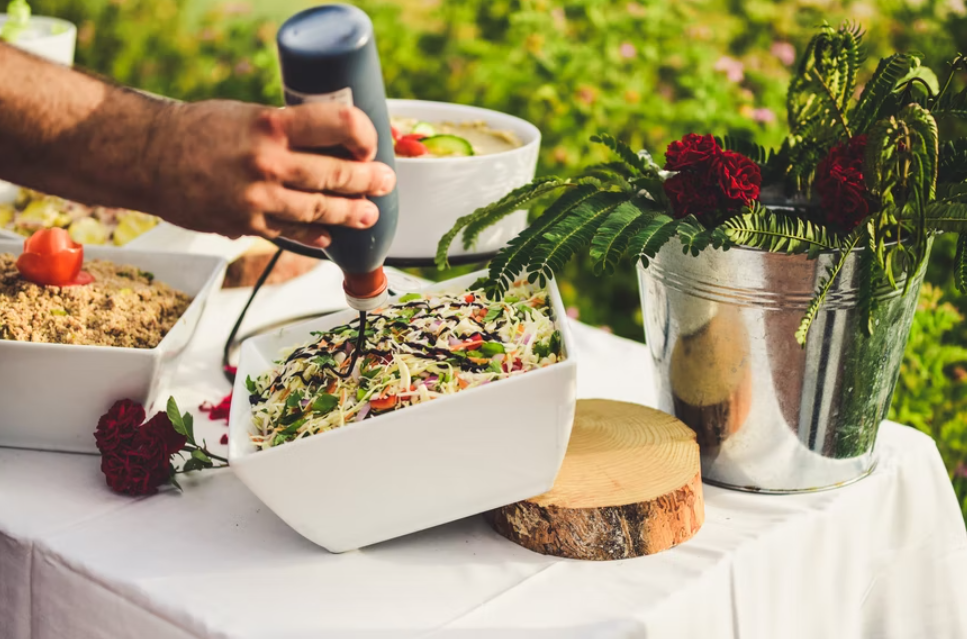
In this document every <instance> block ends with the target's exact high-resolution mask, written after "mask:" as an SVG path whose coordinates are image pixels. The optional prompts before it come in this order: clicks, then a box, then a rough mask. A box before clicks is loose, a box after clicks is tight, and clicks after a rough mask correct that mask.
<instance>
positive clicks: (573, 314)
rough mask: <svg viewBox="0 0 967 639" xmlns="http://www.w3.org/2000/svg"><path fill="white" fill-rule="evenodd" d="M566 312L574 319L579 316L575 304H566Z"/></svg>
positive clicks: (579, 312)
mask: <svg viewBox="0 0 967 639" xmlns="http://www.w3.org/2000/svg"><path fill="white" fill-rule="evenodd" d="M566 313H567V316H568V317H570V318H571V319H574V320H576V319H577V318H579V317H580V316H581V311H580V310H578V307H577V306H568V307H567V311H566Z"/></svg>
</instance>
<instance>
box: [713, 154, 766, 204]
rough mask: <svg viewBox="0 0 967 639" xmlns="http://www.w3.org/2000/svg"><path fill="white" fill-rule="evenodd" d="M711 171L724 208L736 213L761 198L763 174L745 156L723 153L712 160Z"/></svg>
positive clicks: (756, 165)
mask: <svg viewBox="0 0 967 639" xmlns="http://www.w3.org/2000/svg"><path fill="white" fill-rule="evenodd" d="M711 171H712V176H713V177H714V179H715V180H717V181H718V185H719V188H720V189H721V194H720V195H721V201H722V208H724V209H726V210H729V211H734V210H736V209H738V208H741V207H743V206H745V205H747V204H748V203H749V202H751V201H752V200H755V199H756V198H758V197H759V187H761V186H762V172H761V171H760V170H759V165H758V164H756V163H755V162H753V161H752V160H750V159H749V158H747V157H745V156H744V155H742V154H740V153H736V152H734V151H723V152H722V153H721V154H719V155H718V156H716V157H715V159H713V160H712V169H711Z"/></svg>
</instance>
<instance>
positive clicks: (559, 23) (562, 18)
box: [551, 7, 567, 29]
mask: <svg viewBox="0 0 967 639" xmlns="http://www.w3.org/2000/svg"><path fill="white" fill-rule="evenodd" d="M551 19H552V20H553V21H554V26H555V27H557V28H558V29H563V28H564V26H565V25H566V24H567V16H566V15H565V13H564V9H562V8H561V7H554V8H553V9H551Z"/></svg>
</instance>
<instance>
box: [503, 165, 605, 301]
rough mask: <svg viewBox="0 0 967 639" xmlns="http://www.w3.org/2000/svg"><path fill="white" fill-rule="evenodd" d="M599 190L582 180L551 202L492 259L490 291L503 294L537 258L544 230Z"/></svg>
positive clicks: (594, 185)
mask: <svg viewBox="0 0 967 639" xmlns="http://www.w3.org/2000/svg"><path fill="white" fill-rule="evenodd" d="M598 192H599V189H598V186H597V185H596V184H593V183H579V184H578V185H577V186H576V187H575V188H573V189H571V190H569V191H567V192H565V193H563V194H562V195H561V197H559V198H558V199H557V200H555V201H554V202H553V203H552V204H551V205H550V206H548V207H547V210H545V211H544V214H543V215H541V216H540V217H539V218H537V219H536V220H534V222H533V223H532V224H531V225H530V226H528V227H527V228H526V229H524V230H523V231H522V232H521V233H520V234H519V235H518V236H517V237H515V238H514V239H512V240H511V241H510V242H509V243H508V244H507V246H505V247H504V248H502V249H501V250H500V251H499V252H498V253H497V255H496V256H495V257H494V259H493V260H491V262H490V268H489V270H488V282H487V289H488V291H489V292H491V293H494V294H500V295H503V294H504V293H505V292H506V291H507V289H508V288H509V287H510V284H511V283H512V282H513V281H514V280H515V279H516V278H517V276H518V275H520V274H521V273H522V272H523V271H524V270H526V268H527V266H528V264H529V263H530V261H531V259H532V258H533V254H534V249H535V248H536V247H537V245H538V244H540V243H541V242H542V241H543V240H544V231H546V230H547V229H548V228H550V227H552V226H553V225H555V224H557V223H558V222H559V221H560V220H561V219H562V218H564V217H565V216H566V215H568V213H570V212H571V210H572V209H574V207H576V206H578V205H580V204H582V203H583V202H585V201H586V200H588V199H589V198H590V197H591V196H593V195H595V194H596V193H598Z"/></svg>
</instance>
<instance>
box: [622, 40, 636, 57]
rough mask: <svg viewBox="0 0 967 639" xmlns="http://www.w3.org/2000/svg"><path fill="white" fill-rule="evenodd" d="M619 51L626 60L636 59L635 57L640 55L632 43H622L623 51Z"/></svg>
mask: <svg viewBox="0 0 967 639" xmlns="http://www.w3.org/2000/svg"><path fill="white" fill-rule="evenodd" d="M619 50H620V51H621V57H622V58H624V59H625V60H627V59H629V58H633V57H635V55H636V54H637V53H638V52H637V51H635V45H633V44H631V43H630V42H624V43H622V44H621V49H619Z"/></svg>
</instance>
